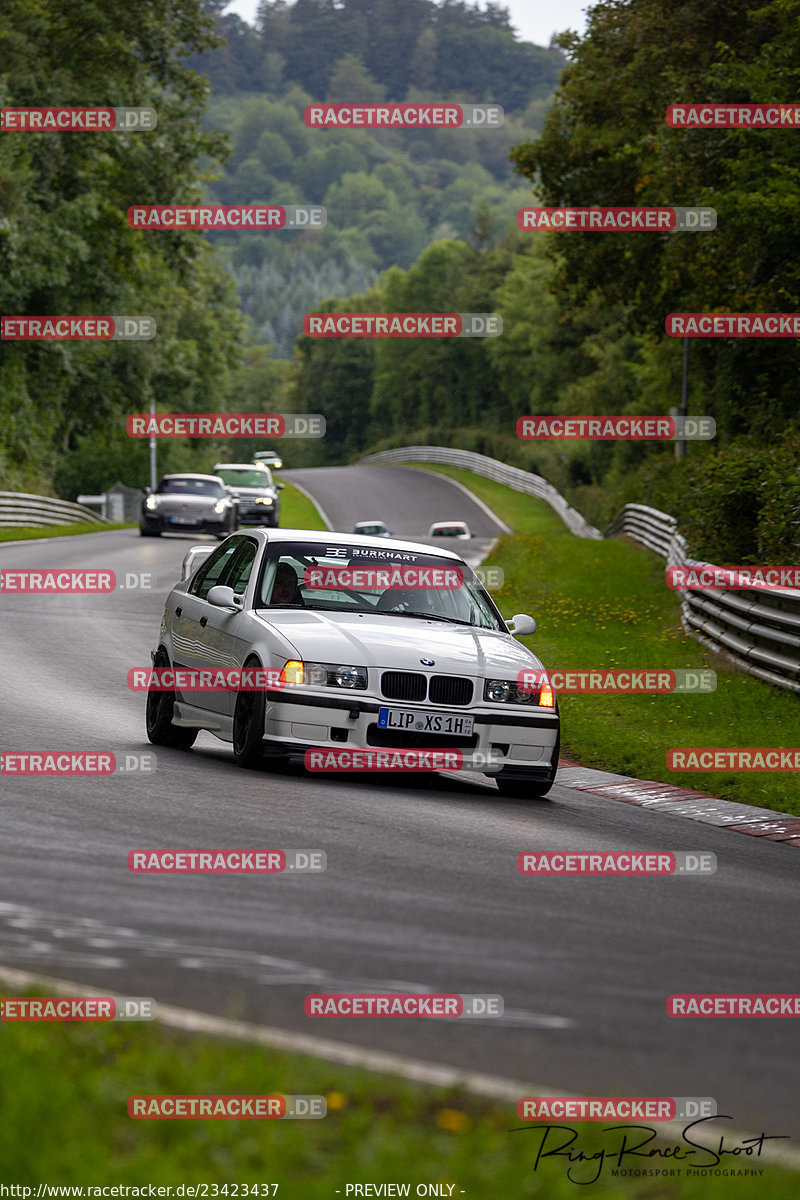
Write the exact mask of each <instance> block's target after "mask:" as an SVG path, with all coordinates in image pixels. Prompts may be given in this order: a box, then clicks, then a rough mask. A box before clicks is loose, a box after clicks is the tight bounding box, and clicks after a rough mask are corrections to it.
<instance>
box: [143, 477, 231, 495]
mask: <svg viewBox="0 0 800 1200" xmlns="http://www.w3.org/2000/svg"><path fill="white" fill-rule="evenodd" d="M156 491H157V492H160V493H164V492H170V493H173V494H177V495H182V496H224V495H225V491H224V489H223V488H222V486H221V484H219V483H216V482H215V481H214V480H213V479H192V478H191V477H190V476H182V475H178V476H176V477H175V478H173V479H162V480H161V482H160V483H159V485H158V487H157V488H156Z"/></svg>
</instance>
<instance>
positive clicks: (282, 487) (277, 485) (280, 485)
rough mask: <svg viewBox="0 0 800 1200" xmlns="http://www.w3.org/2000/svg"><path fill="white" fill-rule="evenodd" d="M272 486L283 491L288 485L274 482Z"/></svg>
mask: <svg viewBox="0 0 800 1200" xmlns="http://www.w3.org/2000/svg"><path fill="white" fill-rule="evenodd" d="M272 486H273V487H276V488H277V489H278V491H279V492H282V491H283V489H284V488H285V487H286V484H285V483H274V484H273V485H272Z"/></svg>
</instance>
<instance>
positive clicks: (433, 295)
mask: <svg viewBox="0 0 800 1200" xmlns="http://www.w3.org/2000/svg"><path fill="white" fill-rule="evenodd" d="M224 8H225V4H224V3H222V0H206V2H205V3H202V2H201V0H142V2H141V3H140V4H139V5H138V6H137V7H136V10H135V12H131V13H126V12H124V11H122V10H116V9H115V10H114V13H113V15H112V16H109V14H108V13H107V12H106V10H105V9H103V8H102V7H101V6H100V5H99V4H97V3H93V2H91V0H90V2H88V3H80V4H79V3H78V2H77V0H6V3H5V4H4V6H3V9H2V12H0V62H1V63H2V74H0V91H1V92H2V96H1V97H0V98H1V99H2V101H3V103H5V104H8V103H13V104H18V105H23V104H65V103H72V104H100V103H105V104H124V103H131V104H132V103H136V104H151V105H152V106H153V107H155V108H156V109H157V110H158V112H159V125H158V129H157V130H156V131H155V132H152V133H147V134H136V135H131V134H111V135H109V134H92V133H82V134H81V135H80V136H78V135H74V134H72V135H64V134H56V133H52V134H51V133H41V134H15V133H10V132H6V133H4V134H3V137H2V140H0V306H1V307H2V311H3V312H4V313H17V314H44V313H53V314H57V313H73V314H74V313H92V312H96V313H99V312H138V313H149V314H151V315H154V316H155V317H156V318H157V320H158V322H159V336H158V338H157V339H156V341H155V342H154V343H148V344H140V345H125V344H120V345H115V344H111V345H105V346H98V345H91V344H81V343H63V344H53V343H50V344H47V343H13V342H3V343H0V476H1V478H2V486H3V487H6V488H10V489H21V490H22V489H24V490H32V491H51V490H53V489H55V490H56V491H57V492H58V493H59V494H62V495H65V496H74V495H75V494H76V493H77V492H78V491H94V490H100V489H102V488H103V487H105V486H107V485H108V484H109V483H111V482H113V480H114V479H116V478H122V479H123V481H124V482H126V483H130V484H136V485H138V484H140V483H142V482H143V481H144V479H145V477H146V468H145V455H146V446H145V445H144V444H143V443H142V444H138V445H136V446H133V447H132V446H131V445H130V442H129V441H128V440H127V439H126V438H125V436H124V433H123V432H122V429H123V423H124V421H123V419H122V418H124V414H126V413H128V412H131V411H139V410H141V409H142V408H145V407H146V406H147V405H148V404H149V403H150V401H151V399H152V400H154V401H155V402H156V404H157V405H158V407H159V409H161V410H162V411H192V410H194V411H209V410H211V409H218V410H222V411H224V410H228V411H274V410H276V409H277V410H281V409H283V410H288V409H294V410H297V411H319V412H323V413H324V414H325V416H326V418H327V421H328V436H327V438H326V439H325V441H324V443H322V444H320V443H312V442H305V443H302V444H301V443H296V444H295V446H293V447H286V448H285V449H286V450H287V454H288V458H289V461H290V462H294V463H308V464H314V463H318V462H346V461H349V460H350V459H352V458H353V457H354V456H356V455H358V454H359V453H363V452H365V451H368V450H371V449H376V448H380V447H383V446H386V445H397V444H402V443H404V442H412V441H429V442H434V443H436V442H439V443H441V442H445V443H448V444H451V443H452V444H456V445H461V446H464V447H467V448H473V449H478V450H481V451H483V452H486V453H490V454H494V455H496V456H497V457H501V458H504V459H505V460H506V461H509V462H514V463H517V464H519V465H522V466H525V467H528V468H530V469H534V470H537V471H539V472H540V473H542V474H544V475H545V476H546V477H547V478H548V479H550V480H551V481H552V482H553V483H554V484H555V485H556V486H557V487H558V488H559V489H560V490H561V491H563V492H564V493H565V494H566V495H568V497H569V498H570V500H571V501H572V502H573V503H574V504H575V505H576V506H577V507H578V508H580V509H581V510H582V511H583V512H585V514H586V515H587V516H588V517H589V518H590V519H591V520H593V521H594V522H595V523H596V524H600V525H602V524H603V522H604V521H606V520H608V519H609V518H610V517H611V516H612V515H613V513H614V512H615V511H616V509H617V508H618V507H619V505H620V504H621V503H624V502H625V501H630V500H639V501H643V502H647V503H651V504H655V505H656V506H659V507H665V508H667V509H669V510H670V511H673V512H675V513H676V515H678V517H679V520H680V523H681V526H682V528H683V529H684V530H686V531H687V532H688V533H689V535H690V537H691V539H692V543H693V545H694V547H695V548H696V549H697V550H698V551H699V552H700V553H702V554H706V555H709V556H714V557H716V558H717V560H718V561H748V560H751V559H753V558H759V557H760V558H762V559H763V558H765V557H766V558H768V559H770V560H772V561H779V560H781V559H783V560H784V561H786V562H789V561H792V555H795V556H796V555H797V552H798V551H799V550H800V454H799V453H798V451H799V450H800V431H799V428H798V404H797V399H796V391H797V389H796V382H795V381H796V377H797V369H798V361H797V360H798V353H800V351H798V346H797V342H796V340H794V339H788V338H784V339H774V338H765V339H762V340H759V339H739V340H737V339H733V338H720V339H699V338H694V339H692V342H691V347H690V353H689V402H690V411H691V412H694V413H709V414H711V415H712V416H714V417H715V419H716V421H717V425H718V437H717V441H716V443H714V444H713V446H709V445H707V444H694V445H690V446H689V448H688V454H687V457H686V458H685V459H684V460H680V461H679V460H676V458H675V456H674V448H673V447H672V446H671V445H662V446H658V445H656V446H654V445H642V444H638V445H636V444H630V443H539V444H530V443H520V442H519V441H518V440H517V439H516V437H515V434H514V424H515V420H516V418H517V417H518V416H520V415H524V414H525V413H532V412H542V413H564V414H568V413H573V414H580V413H597V414H604V413H623V412H624V413H637V414H644V413H664V412H666V411H668V409H669V407H670V406H671V405H674V404H677V403H678V400H679V397H680V390H681V366H682V358H683V343H682V342H681V341H680V340H673V339H669V338H667V337H666V335H665V333H664V318H665V316H666V315H667V313H668V312H670V311H690V310H694V311H732V312H739V311H742V312H748V311H750V312H753V311H755V312H758V311H767V312H769V311H781V312H792V311H796V310H798V309H800V302H799V301H800V266H799V265H798V263H800V255H799V254H798V252H797V251H798V242H799V241H800V228H799V224H800V218H799V217H798V212H800V205H798V193H799V192H800V140H799V137H798V134H797V131H796V130H793V129H779V130H771V131H755V130H747V129H743V130H742V129H740V130H725V129H709V130H692V131H682V130H675V129H671V128H670V127H669V126H667V124H666V121H665V119H664V118H665V110H666V108H667V106H668V105H669V104H671V103H675V102H677V101H679V100H680V101H692V100H702V101H708V102H722V101H742V102H744V101H753V102H768V101H770V102H772V101H777V102H780V101H782V100H791V98H792V96H794V95H795V94H796V91H797V86H798V74H799V73H800V53H799V51H800V0H764V2H760V3H756V4H753V3H752V0H750V2H749V3H748V2H746V0H709V2H708V3H704V4H703V5H700V4H698V3H697V2H696V0H675V2H674V3H673V4H671V5H670V6H664V5H663V4H662V3H661V0H625V2H624V3H623V2H619V0H608V2H602V3H598V4H595V5H594V6H593V7H592V8H591V10H590V16H589V23H588V28H587V31H586V34H585V35H584V36H582V37H579V36H577V35H572V34H567V35H562V36H561V37H560V38H559V39H557V43H558V44H557V45H553V46H550V47H548V48H543V47H535V46H531V45H528V44H526V43H521V42H519V41H518V40H517V39H516V38H515V36H514V34H513V31H512V29H511V27H510V24H509V19H508V15H507V13H506V11H505V10H504V9H503V8H502V7H501V6H499V5H496V4H489V5H488V6H486V7H484V8H483V9H481V8H479V6H478V5H473V4H467V3H460V2H453V0H439V2H438V3H437V2H434V0H402V3H397V0H296V3H294V4H290V3H287V2H286V0H267V2H265V3H262V4H261V5H260V7H259V10H258V15H257V18H256V21H255V23H254V25H253V26H249V25H247V24H245V23H244V22H242V21H241V20H240V19H239V18H238V17H235V16H231V15H228V16H226V15H224V12H223V10H224ZM67 26H69V29H70V30H71V33H70V35H69V36H67V35H66V33H65V30H66V28H67ZM56 45H58V53H57V54H56V52H55V50H54V49H53V47H54V46H56ZM87 47H92V53H90V54H87ZM448 98H450V99H457V100H461V101H469V100H473V101H487V100H489V101H493V102H499V103H501V104H503V106H504V108H505V124H504V125H503V126H502V128H501V129H495V130H477V129H472V130H470V129H454V130H440V131H431V132H423V131H416V130H370V131H366V130H352V131H341V130H340V131H334V130H330V129H320V130H312V129H309V128H308V127H307V126H306V125H305V123H304V120H303V109H304V107H305V105H306V104H307V103H309V102H310V101H311V100H327V101H336V100H352V99H358V100H361V101H372V100H381V99H390V100H413V99H438V100H442V99H448ZM200 199H210V200H215V201H218V202H221V203H233V202H236V203H252V202H261V201H268V202H278V203H280V202H287V203H292V202H300V203H302V202H313V203H323V204H324V205H325V206H326V208H327V210H328V225H327V226H326V228H325V229H323V230H318V231H305V232H301V233H265V234H258V235H256V234H246V233H244V234H238V233H237V234H233V233H231V232H218V233H214V234H202V233H198V232H195V231H193V230H190V229H186V230H176V231H173V232H160V233H157V234H152V233H148V234H143V233H140V232H138V231H133V230H131V229H129V228H128V226H127V224H126V221H125V212H126V209H127V207H128V205H129V204H131V203H134V202H137V201H138V202H143V201H147V202H161V203H168V202H175V201H181V202H196V201H199V200H200ZM531 202H539V203H545V204H548V205H564V204H571V203H578V204H648V205H701V204H702V205H710V206H711V207H713V208H715V209H716V211H717V214H718V226H717V229H716V231H715V232H714V233H713V234H680V233H669V232H658V233H650V232H648V233H645V234H635V235H625V234H616V233H602V234H594V233H579V232H574V233H569V234H548V233H520V232H519V231H518V229H517V228H516V224H515V221H514V213H515V211H516V210H517V209H518V208H519V207H520V206H521V205H522V204H525V203H531ZM320 308H325V309H339V310H356V311H358V310H361V311H367V310H374V309H382V310H385V311H406V310H413V311H426V310H433V311H435V310H445V311H496V312H499V313H501V314H502V316H503V319H504V333H503V336H502V337H500V338H497V339H487V340H486V341H481V340H460V341H455V342H448V341H445V340H442V341H424V340H408V341H405V340H404V341H392V340H377V341H367V340H364V341H362V340H359V339H344V340H334V341H314V340H313V339H310V338H308V337H306V336H305V335H303V334H302V333H300V330H301V326H302V317H303V315H304V313H305V312H307V311H309V310H313V309H320ZM216 449H217V448H216V447H211V446H209V445H192V444H190V443H170V444H163V443H162V448H161V450H160V452H159V453H160V461H161V464H162V466H164V467H165V468H166V467H169V468H172V469H176V468H177V469H180V468H181V467H186V466H189V465H195V466H198V465H201V464H203V463H206V462H207V460H209V459H210V457H211V456H212V455H213V454H215V453H216ZM249 449H251V447H249V446H248V445H247V444H239V446H237V450H238V451H239V452H242V453H245V452H247V451H248V450H249Z"/></svg>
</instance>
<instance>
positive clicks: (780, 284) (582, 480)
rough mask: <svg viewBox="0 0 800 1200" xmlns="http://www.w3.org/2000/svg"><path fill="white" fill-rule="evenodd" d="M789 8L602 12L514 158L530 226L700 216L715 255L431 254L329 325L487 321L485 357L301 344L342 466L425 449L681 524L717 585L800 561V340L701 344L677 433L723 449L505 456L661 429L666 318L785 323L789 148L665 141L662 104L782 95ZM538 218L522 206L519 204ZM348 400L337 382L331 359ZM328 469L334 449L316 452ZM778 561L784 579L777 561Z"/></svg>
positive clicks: (610, 239) (534, 241)
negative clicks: (723, 572) (531, 426)
mask: <svg viewBox="0 0 800 1200" xmlns="http://www.w3.org/2000/svg"><path fill="white" fill-rule="evenodd" d="M799 18H800V4H798V2H797V0H772V2H770V3H765V4H761V5H759V6H757V7H755V8H753V7H752V6H751V5H750V4H747V3H743V2H731V0H724V2H723V0H719V2H712V3H710V4H704V5H702V6H700V5H698V4H696V3H693V2H689V0H679V2H676V3H674V4H672V5H670V6H669V7H668V8H665V6H664V5H663V4H661V3H660V0H627V2H626V3H624V4H622V3H601V4H597V5H595V6H594V7H593V8H592V9H591V13H590V20H589V26H588V30H587V33H586V36H585V37H583V38H578V37H572V36H567V37H563V38H562V39H561V41H562V45H563V48H564V50H565V52H566V53H567V54H568V57H569V65H568V66H567V68H566V70H565V72H564V74H563V77H562V82H561V85H560V87H559V89H558V91H557V93H556V96H555V100H554V103H553V105H552V108H551V110H550V112H549V114H548V117H547V119H546V122H545V125H544V129H543V131H542V133H541V135H540V136H539V137H538V138H536V139H535V140H533V141H531V140H527V141H524V142H521V143H518V144H516V145H515V146H514V148H513V150H512V158H513V160H514V162H515V164H516V166H517V168H518V171H519V173H520V175H521V176H522V177H523V178H525V179H527V180H528V182H529V184H530V186H531V188H532V189H534V188H535V189H536V191H537V196H538V200H539V202H540V203H544V204H547V205H563V204H586V203H595V204H617V205H619V204H647V205H669V204H676V205H710V206H712V207H714V208H715V209H716V210H717V213H718V228H717V230H716V231H715V232H714V233H713V234H708V235H706V234H681V233H674V234H669V233H645V234H631V235H627V234H620V233H601V234H597V233H580V232H574V233H568V234H565V233H561V234H547V233H526V234H520V233H516V232H515V233H511V234H509V235H506V236H505V237H503V238H500V239H499V240H497V241H495V242H494V243H493V244H490V245H484V246H475V245H472V246H470V245H467V244H464V243H457V242H452V243H449V244H444V243H440V244H437V245H435V246H432V247H430V248H429V249H428V250H427V251H426V252H425V253H424V254H423V255H422V257H421V259H420V260H419V262H418V263H417V264H416V265H415V266H414V267H412V268H411V269H410V270H408V271H406V272H400V271H398V270H397V269H395V270H393V271H390V272H388V273H387V274H386V275H384V277H383V279H382V281H381V283H380V285H379V286H378V287H377V288H376V289H374V291H373V294H372V295H371V296H369V297H367V296H364V295H358V296H355V297H352V298H350V299H348V300H345V301H341V302H332V306H333V307H339V308H340V309H342V310H348V309H358V308H359V307H361V308H363V309H366V308H373V307H380V305H381V304H383V305H384V306H385V307H386V308H387V310H392V309H403V308H412V309H424V308H426V307H428V305H429V304H430V306H431V307H433V308H436V306H437V303H438V304H440V305H442V306H443V307H444V308H445V309H448V310H452V311H465V310H469V309H474V310H476V311H488V310H492V311H497V312H500V313H501V314H502V316H503V319H504V334H503V336H502V338H499V339H491V340H487V341H486V342H483V343H480V342H455V343H450V344H445V343H428V342H424V341H421V340H420V341H408V342H406V341H402V342H401V341H397V342H391V341H382V342H375V343H369V344H365V345H362V344H361V343H359V342H357V341H356V340H355V339H351V340H350V341H345V342H338V341H336V342H332V341H329V342H315V343H312V341H311V339H309V338H306V337H301V338H300V340H299V356H300V368H299V374H298V378H297V380H296V382H295V389H296V390H295V395H296V396H298V397H302V396H303V395H310V394H311V393H312V392H313V393H314V394H316V395H317V396H321V395H323V394H324V395H325V401H324V404H325V405H327V406H328V407H329V408H330V410H331V412H336V411H337V405H338V408H339V409H341V408H342V407H343V406H346V408H347V413H346V414H345V416H344V417H340V419H339V420H338V421H337V422H336V424H335V427H336V428H339V429H341V430H342V431H343V433H342V438H343V440H342V445H341V447H340V449H339V452H340V453H341V454H342V455H348V454H354V453H356V452H359V451H363V450H366V449H375V448H379V447H380V446H383V445H390V444H394V445H397V444H402V443H403V442H416V441H428V442H431V443H437V442H438V443H443V442H444V443H447V444H455V445H460V446H464V447H466V448H471V449H477V450H480V451H482V452H485V453H489V454H495V455H496V456H497V457H500V458H503V459H504V460H506V461H508V462H513V463H516V464H518V465H521V466H525V467H529V468H530V469H533V470H537V471H539V472H540V473H542V474H544V475H545V476H546V477H547V478H548V479H549V480H550V481H551V482H552V483H554V484H555V485H556V486H557V487H558V488H559V489H560V490H561V491H562V492H564V493H565V494H567V495H568V496H569V498H570V500H571V501H572V502H573V503H574V504H575V505H576V506H577V507H578V508H579V509H581V511H583V512H585V513H586V515H587V516H588V517H590V519H592V520H594V521H595V522H596V523H597V524H600V525H602V524H603V522H608V521H609V520H610V518H611V517H612V516H613V514H614V513H615V511H616V510H617V509H618V507H619V506H620V504H622V503H625V502H628V501H640V502H645V503H651V504H654V505H656V506H659V507H665V508H667V510H668V511H671V512H674V513H675V514H676V515H677V516H678V517H679V520H680V524H681V527H682V528H683V529H684V530H685V531H686V532H688V534H689V536H690V538H691V541H692V544H693V545H694V546H695V548H696V549H697V550H698V552H699V553H702V554H707V555H713V556H716V558H717V561H731V562H733V561H753V560H756V561H765V560H766V561H786V562H789V561H794V558H796V556H797V553H798V551H800V453H799V452H800V432H799V431H798V400H797V384H796V379H797V372H798V365H800V363H799V362H798V355H799V354H800V351H799V350H798V346H797V342H796V341H795V340H794V339H771V338H765V339H734V338H720V339H716V338H714V339H700V338H694V339H692V341H691V347H690V355H689V399H690V411H691V412H695V413H709V414H711V415H712V416H714V417H715V419H716V421H717V425H718V437H717V441H716V443H714V445H713V446H708V445H702V444H695V445H691V444H690V446H689V448H688V455H687V457H686V459H685V460H683V461H676V459H675V457H674V447H673V446H671V445H662V446H652V445H650V446H648V445H644V444H639V445H636V444H632V443H600V442H598V443H585V442H584V443H537V444H535V445H532V444H530V443H526V444H523V443H520V442H519V441H518V440H517V439H516V437H515V434H514V420H515V418H516V417H517V416H519V415H522V414H524V413H526V412H541V413H564V414H568V413H571V414H581V413H598V414H603V413H623V412H625V413H636V414H644V413H665V412H667V411H668V410H669V407H670V406H671V405H675V404H677V403H678V401H679V398H680V392H681V369H682V359H683V343H682V342H681V341H678V340H673V339H669V338H667V337H666V335H665V332H664V320H665V317H666V315H667V314H668V313H669V312H671V311H697V312H701V311H703V312H705V311H730V312H764V311H766V312H774V311H780V312H795V311H798V309H800V265H799V264H800V256H799V255H798V248H799V244H800V218H799V217H798V212H800V205H799V204H798V199H800V141H798V138H797V136H796V133H795V131H793V130H791V129H789V130H775V131H769V132H758V131H755V130H717V129H711V130H692V131H689V132H682V131H678V130H673V129H670V128H669V127H668V126H667V125H666V122H665V112H666V108H667V106H668V105H669V104H671V103H675V102H676V101H677V100H682V101H691V100H704V101H709V102H723V101H732V100H736V101H752V102H770V101H780V100H782V99H784V98H791V97H792V96H794V95H795V94H796V91H797V83H798V73H799V72H800V65H799V64H800V54H799V53H798V51H800V20H799ZM531 195H533V191H532V192H531ZM348 356H349V357H350V359H351V360H352V361H353V362H357V363H358V367H359V375H358V387H357V388H355V389H352V390H351V391H349V392H348V394H347V395H346V397H345V396H343V394H342V393H341V391H340V390H338V389H337V388H336V383H335V381H336V380H337V378H340V377H341V369H342V366H341V365H342V363H343V362H344V361H345V360H346V359H347V358H348ZM330 449H333V447H329V450H330ZM793 555H794V558H793V557H792V556H793Z"/></svg>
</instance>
